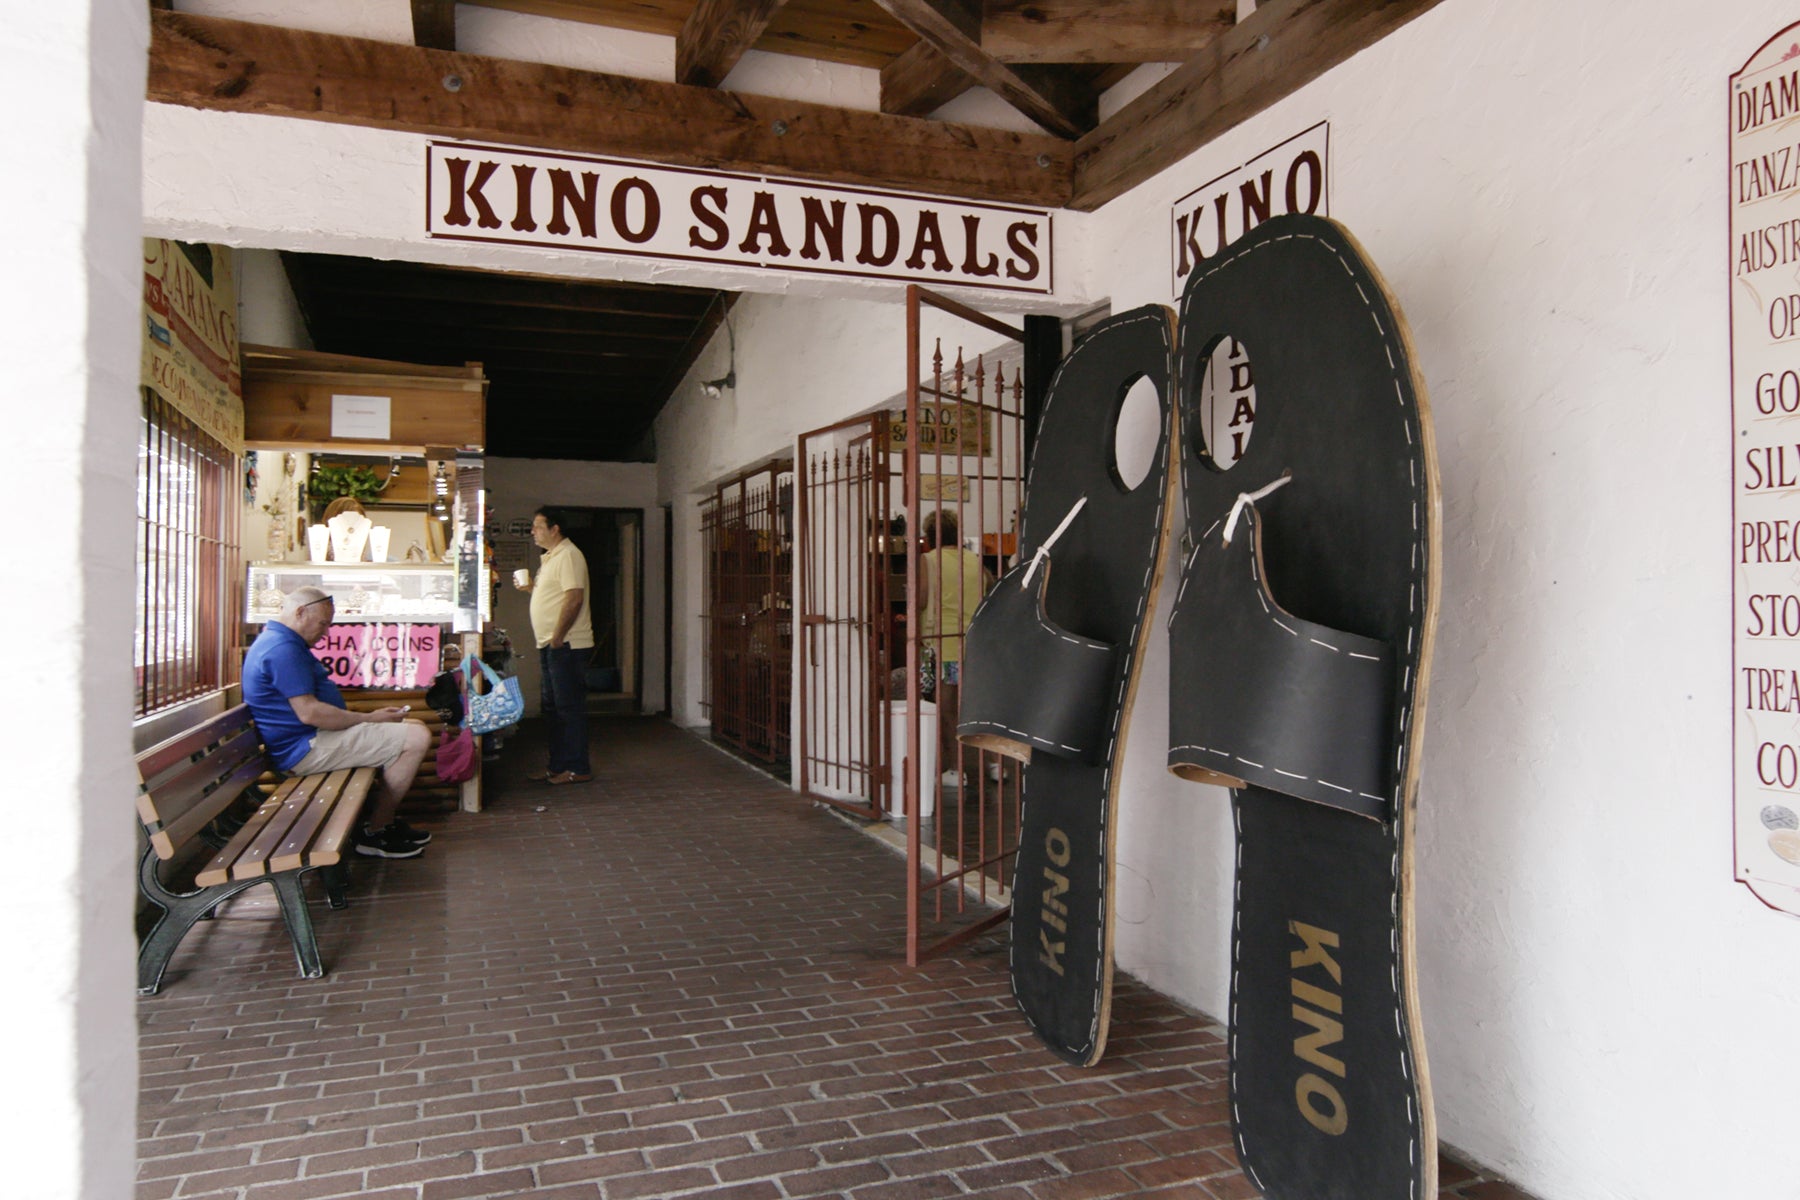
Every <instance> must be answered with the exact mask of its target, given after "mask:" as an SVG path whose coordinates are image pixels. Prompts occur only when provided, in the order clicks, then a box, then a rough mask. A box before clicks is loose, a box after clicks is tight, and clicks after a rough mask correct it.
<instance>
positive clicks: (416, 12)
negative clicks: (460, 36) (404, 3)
mask: <svg viewBox="0 0 1800 1200" xmlns="http://www.w3.org/2000/svg"><path fill="white" fill-rule="evenodd" d="M412 26H413V45H415V46H429V47H430V48H431V49H433V50H454V49H456V0H412Z"/></svg>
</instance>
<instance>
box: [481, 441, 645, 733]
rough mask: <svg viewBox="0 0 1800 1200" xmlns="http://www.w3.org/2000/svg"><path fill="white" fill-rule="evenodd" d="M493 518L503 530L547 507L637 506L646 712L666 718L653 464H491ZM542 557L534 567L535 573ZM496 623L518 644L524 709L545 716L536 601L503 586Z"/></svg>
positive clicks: (533, 460)
mask: <svg viewBox="0 0 1800 1200" xmlns="http://www.w3.org/2000/svg"><path fill="white" fill-rule="evenodd" d="M486 467H487V475H486V484H487V491H488V515H489V520H490V521H491V522H494V523H495V524H496V525H497V526H504V524H505V523H506V522H508V521H511V520H513V519H514V518H522V519H525V520H530V518H531V515H532V513H534V512H535V511H537V508H538V506H539V505H540V504H563V505H571V506H575V507H580V508H633V509H638V510H640V511H642V512H643V514H644V520H643V526H642V530H643V539H644V547H643V584H644V588H643V597H644V601H643V603H644V608H643V641H642V642H641V643H640V647H639V653H640V654H641V655H642V659H643V687H644V691H643V695H642V708H643V710H644V711H645V712H647V713H654V712H661V711H662V710H663V709H664V708H665V707H666V706H667V704H668V695H667V691H666V689H665V688H664V686H663V676H664V674H665V669H666V663H667V649H666V647H665V646H664V644H663V614H664V611H665V605H666V601H665V599H664V596H663V573H664V571H663V563H664V559H665V555H664V553H663V543H664V532H663V531H664V526H665V523H664V521H663V511H662V507H661V501H660V500H659V499H658V496H657V486H656V465H655V464H654V463H590V462H570V461H568V460H565V459H549V458H490V459H488V460H487V463H486ZM536 561H537V558H536V554H535V552H533V554H532V564H533V566H532V569H533V570H536V565H535V564H536ZM494 609H495V611H494V623H495V624H497V625H499V626H500V627H501V628H503V629H505V630H506V631H507V634H508V635H509V636H510V637H511V638H512V643H513V651H514V653H515V655H516V660H515V665H516V667H517V669H518V674H519V686H520V688H522V689H523V690H524V693H525V710H526V712H527V713H530V714H534V715H535V714H536V712H537V710H538V668H537V650H536V648H535V647H536V643H535V642H534V641H533V638H532V633H531V598H530V596H529V595H527V594H526V593H524V592H519V591H515V590H514V589H513V586H512V581H511V580H510V579H504V580H502V581H501V587H500V593H499V596H498V598H497V601H496V603H495V606H494Z"/></svg>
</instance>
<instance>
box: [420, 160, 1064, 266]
mask: <svg viewBox="0 0 1800 1200" xmlns="http://www.w3.org/2000/svg"><path fill="white" fill-rule="evenodd" d="M425 154H426V168H425V169H426V185H425V211H426V217H425V228H426V234H427V236H429V237H433V238H442V239H447V240H451V241H465V242H500V243H506V244H511V245H522V246H543V247H548V248H551V249H557V250H588V251H594V252H596V253H601V254H625V255H632V256H635V257H640V258H656V259H663V260H665V261H671V262H700V263H709V264H713V265H728V266H741V267H760V268H764V269H767V270H776V271H798V272H804V273H816V274H824V275H854V276H864V277H869V278H877V279H896V280H905V281H909V282H918V283H930V284H933V285H935V286H940V287H958V288H981V289H987V290H993V291H1005V292H1028V293H1035V294H1039V295H1048V294H1049V293H1050V291H1051V289H1052V287H1053V286H1054V278H1053V272H1052V263H1051V227H1050V214H1049V213H1048V212H1045V211H1043V210H1041V209H1031V208H1016V207H1011V206H1007V205H998V204H977V203H971V202H968V201H954V200H945V199H940V198H937V197H932V196H919V195H909V194H906V193H902V192H887V191H876V190H872V189H866V188H846V187H828V186H823V185H819V184H812V183H805V182H801V181H797V180H788V179H775V178H771V177H769V176H764V175H739V174H732V173H729V172H724V171H699V170H683V169H679V168H674V167H661V166H654V165H652V164H650V163H642V162H631V161H628V160H624V159H614V158H596V157H593V156H591V155H580V154H562V153H551V152H546V151H535V150H517V149H509V148H507V147H503V146H486V145H477V144H473V143H468V142H446V141H431V142H428V143H427V144H426V151H425Z"/></svg>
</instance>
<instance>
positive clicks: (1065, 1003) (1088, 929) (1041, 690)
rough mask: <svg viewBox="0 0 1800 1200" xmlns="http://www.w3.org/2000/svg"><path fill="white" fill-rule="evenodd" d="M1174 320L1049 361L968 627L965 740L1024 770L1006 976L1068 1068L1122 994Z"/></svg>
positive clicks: (1095, 1057)
mask: <svg viewBox="0 0 1800 1200" xmlns="http://www.w3.org/2000/svg"><path fill="white" fill-rule="evenodd" d="M1173 345H1174V337H1173V329H1172V314H1171V313H1170V312H1169V310H1168V309H1166V308H1162V307H1160V306H1153V307H1147V308H1142V309H1137V310H1135V311H1132V312H1128V313H1123V314H1120V315H1119V316H1116V317H1113V318H1111V319H1110V320H1108V321H1106V322H1104V323H1102V324H1101V325H1100V326H1098V327H1097V328H1096V329H1095V330H1094V331H1093V332H1092V333H1090V334H1089V335H1088V336H1087V337H1085V338H1084V339H1083V340H1082V341H1081V342H1080V343H1079V344H1078V345H1077V346H1076V347H1075V349H1074V350H1073V351H1071V352H1070V354H1069V356H1068V358H1067V359H1065V360H1064V361H1063V363H1062V365H1061V366H1060V367H1059V368H1058V369H1057V372H1056V376H1055V378H1054V379H1053V380H1052V381H1051V385H1050V393H1049V398H1048V400H1047V401H1046V402H1045V407H1044V414H1043V418H1042V423H1041V425H1040V426H1039V431H1038V436H1037V441H1036V443H1035V446H1034V449H1033V453H1032V459H1031V470H1030V473H1029V476H1028V478H1027V480H1026V486H1025V503H1024V510H1023V512H1022V514H1021V516H1020V528H1019V558H1018V562H1017V565H1015V566H1014V567H1013V569H1012V570H1011V571H1009V572H1008V573H1007V574H1006V575H1005V576H1003V577H1002V578H1001V580H1000V581H999V583H997V584H996V585H995V586H994V588H993V590H992V591H991V592H990V593H989V594H988V596H987V598H986V599H985V600H984V601H983V602H982V605H981V607H980V608H979V609H977V610H976V612H975V615H974V617H973V619H972V621H971V623H970V627H969V631H968V637H967V642H966V645H965V649H964V659H963V683H962V688H963V690H962V705H961V714H960V720H959V723H958V725H957V732H958V735H959V736H960V737H961V739H962V741H963V742H964V744H967V745H973V746H979V747H982V748H984V749H990V750H997V751H999V752H1000V753H1002V754H1006V755H1008V756H1010V757H1013V758H1016V759H1018V760H1019V761H1021V762H1024V763H1028V764H1029V766H1027V767H1026V768H1025V770H1024V772H1023V776H1022V778H1023V784H1022V792H1023V796H1024V810H1023V815H1022V817H1021V827H1020V834H1019V853H1018V862H1017V870H1016V874H1015V877H1014V885H1013V912H1012V982H1013V992H1014V994H1015V995H1016V996H1017V997H1018V1001H1019V1006H1020V1008H1021V1009H1023V1010H1024V1013H1025V1017H1026V1020H1027V1021H1028V1022H1029V1023H1030V1024H1031V1026H1032V1028H1033V1029H1034V1030H1036V1031H1037V1033H1038V1035H1039V1036H1040V1037H1041V1038H1043V1040H1044V1042H1045V1043H1046V1044H1047V1045H1049V1046H1050V1048H1051V1049H1053V1050H1054V1051H1055V1052H1056V1053H1057V1054H1059V1055H1061V1056H1062V1057H1063V1058H1065V1059H1067V1060H1068V1061H1070V1062H1073V1063H1077V1064H1082V1065H1086V1064H1090V1063H1094V1062H1097V1061H1099V1059H1100V1056H1101V1054H1102V1053H1103V1052H1104V1050H1105V1048H1106V1031H1107V1020H1108V1017H1109V1013H1110V1008H1111V1001H1112V856H1113V837H1114V825H1115V813H1116V810H1117V802H1118V772H1117V771H1116V770H1115V767H1116V764H1117V763H1118V762H1119V761H1120V759H1121V755H1122V754H1123V748H1124V741H1125V731H1126V728H1127V724H1128V719H1129V716H1130V711H1131V704H1132V699H1133V697H1134V696H1135V694H1136V690H1137V681H1138V676H1139V673H1140V671H1141V668H1142V665H1143V654H1144V639H1143V637H1142V633H1143V627H1144V622H1145V620H1146V618H1147V617H1148V615H1149V603H1150V597H1151V596H1152V595H1153V594H1154V592H1155V589H1156V586H1157V582H1158V580H1159V579H1160V578H1161V575H1162V567H1163V561H1164V550H1165V547H1166V544H1167V541H1168V539H1167V536H1166V530H1167V525H1168V519H1167V518H1168V510H1169V505H1168V503H1167V501H1168V498H1169V478H1170V473H1169V469H1168V460H1169V440H1170V437H1171V430H1172V421H1171V420H1170V414H1171V411H1172V408H1173V383H1174V357H1173ZM1140 378H1147V379H1149V380H1150V382H1151V384H1152V385H1153V386H1154V387H1155V389H1156V392H1157V401H1158V412H1159V414H1160V417H1159V421H1160V424H1159V432H1158V434H1157V441H1156V449H1155V452H1154V455H1153V457H1152V460H1151V463H1150V468H1149V471H1148V473H1147V474H1146V475H1145V477H1144V478H1143V479H1142V480H1141V481H1140V482H1139V483H1137V485H1136V486H1135V487H1128V486H1126V484H1125V483H1124V482H1123V481H1122V480H1121V479H1120V477H1119V473H1118V470H1117V468H1116V466H1115V461H1116V454H1115V447H1114V432H1115V429H1116V427H1117V425H1118V419H1119V414H1120V410H1121V407H1122V406H1123V404H1124V401H1125V397H1126V393H1127V391H1128V390H1129V389H1130V388H1131V386H1132V385H1133V383H1135V382H1136V381H1137V380H1138V379H1140Z"/></svg>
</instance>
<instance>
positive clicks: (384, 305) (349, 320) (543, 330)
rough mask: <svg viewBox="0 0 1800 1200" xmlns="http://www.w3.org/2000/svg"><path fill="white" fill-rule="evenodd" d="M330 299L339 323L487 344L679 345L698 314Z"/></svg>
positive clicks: (571, 346) (334, 318)
mask: <svg viewBox="0 0 1800 1200" xmlns="http://www.w3.org/2000/svg"><path fill="white" fill-rule="evenodd" d="M327 303H328V305H329V307H330V310H331V312H332V314H333V316H332V323H333V324H334V326H335V327H341V328H345V329H365V330H370V331H373V332H375V333H379V334H382V335H384V336H385V335H387V334H388V333H390V332H396V333H397V332H400V331H405V332H407V333H410V334H413V335H415V336H417V337H421V338H443V339H446V340H460V341H466V342H468V343H469V344H471V345H482V346H491V345H498V344H499V343H500V342H501V341H504V340H508V339H510V340H512V341H523V340H525V339H527V338H529V339H530V340H531V341H532V342H534V343H536V344H538V345H541V346H545V347H547V348H550V349H554V350H558V351H560V350H562V349H564V348H567V349H570V350H574V349H575V348H576V347H579V346H583V345H587V344H589V343H592V342H596V341H599V342H602V343H607V342H610V341H611V340H614V339H621V340H628V341H630V342H632V343H634V344H644V345H661V346H670V345H675V346H678V345H681V344H682V343H683V342H686V341H687V339H688V335H689V334H690V333H692V332H693V328H694V318H692V317H689V318H687V319H685V320H681V321H676V320H668V319H665V320H655V319H652V320H650V321H638V320H635V319H634V318H631V317H619V316H600V317H591V316H588V315H586V314H582V315H581V317H580V318H579V319H578V320H569V319H568V318H569V317H570V316H571V315H572V314H569V313H545V314H532V313H530V312H504V311H502V312H476V311H475V310H474V309H473V308H472V307H471V306H459V307H457V308H456V309H455V310H453V311H445V310H443V309H441V308H440V307H439V306H437V305H431V304H429V303H428V302H424V301H421V302H420V303H419V304H418V305H417V306H411V307H407V308H404V309H400V310H398V311H396V307H395V305H394V304H393V303H392V302H391V301H387V300H379V299H364V298H362V297H357V296H341V295H340V296H332V297H331V298H330V299H329V300H328V302H327Z"/></svg>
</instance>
